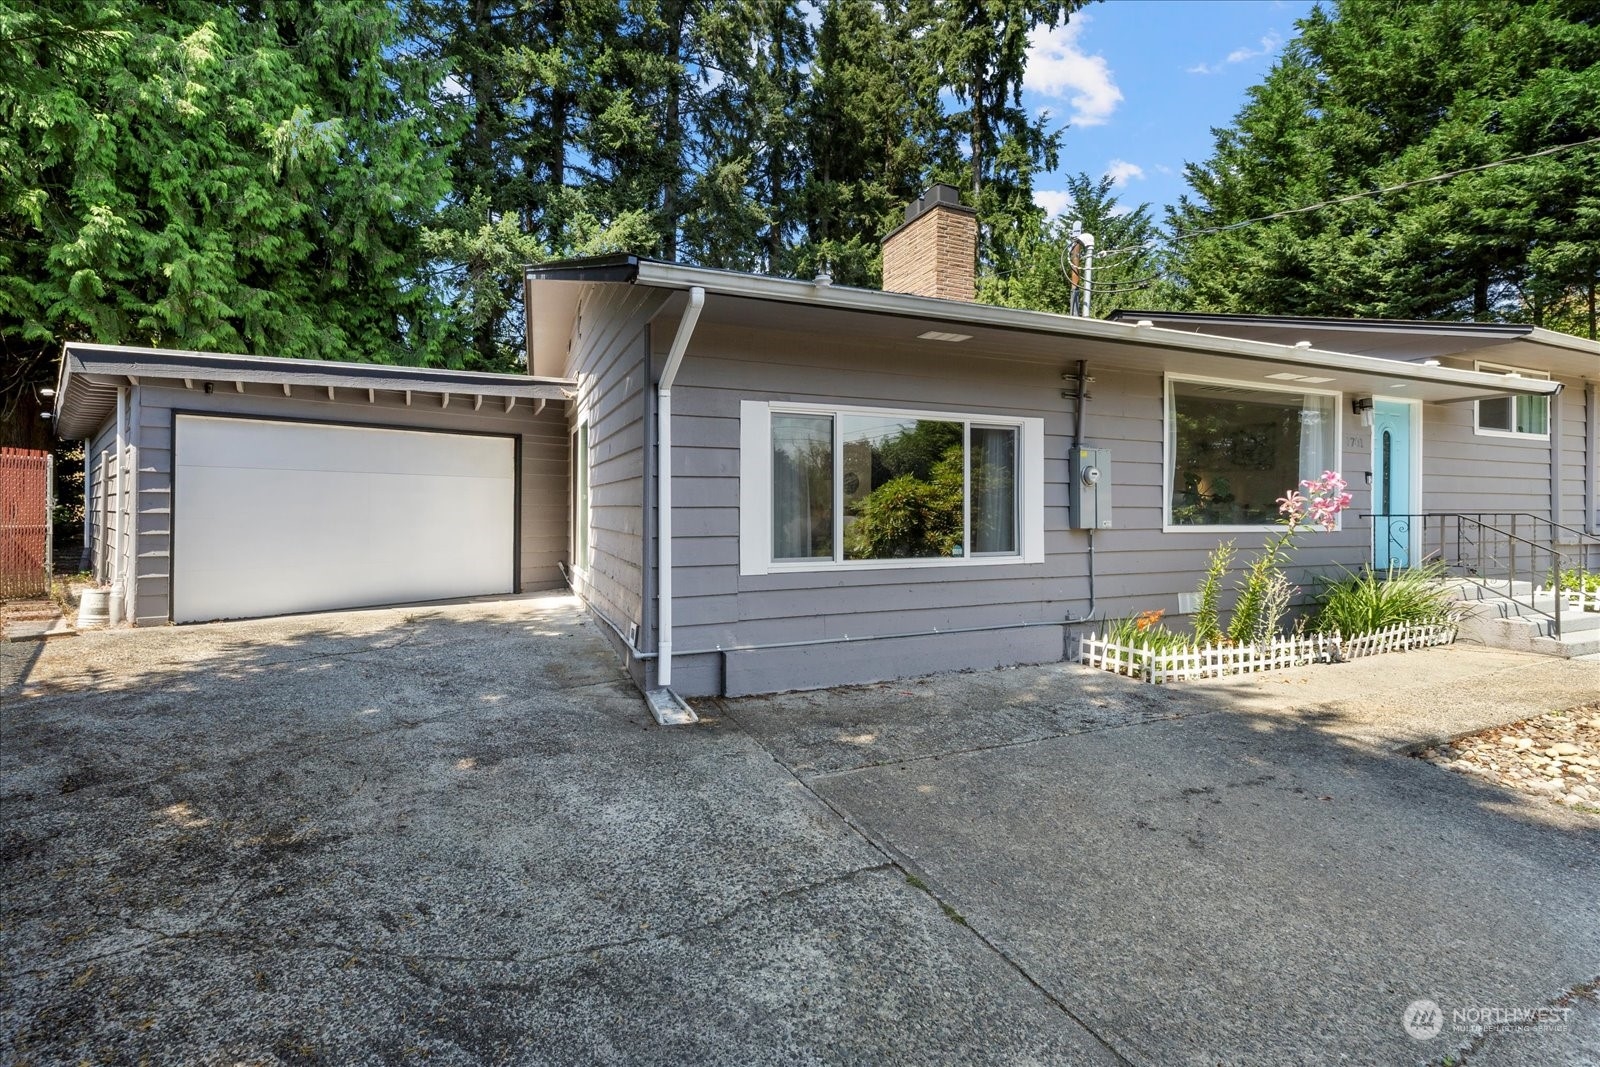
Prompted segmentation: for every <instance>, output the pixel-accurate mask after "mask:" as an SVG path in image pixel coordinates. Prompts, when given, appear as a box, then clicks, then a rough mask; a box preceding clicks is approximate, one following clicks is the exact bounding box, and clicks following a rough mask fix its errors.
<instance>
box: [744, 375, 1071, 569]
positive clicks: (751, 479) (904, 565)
mask: <svg viewBox="0 0 1600 1067" xmlns="http://www.w3.org/2000/svg"><path fill="white" fill-rule="evenodd" d="M774 412H778V413H780V414H788V413H795V414H805V415H832V416H834V418H835V423H834V425H835V433H836V434H837V432H838V430H837V427H838V425H839V423H838V421H837V420H838V418H839V417H840V416H845V415H877V416H887V417H890V418H896V419H937V420H940V421H945V422H957V421H959V422H963V423H967V424H969V425H973V426H980V427H982V426H1005V427H1016V428H1017V430H1018V437H1019V438H1020V442H1019V443H1020V448H1019V449H1018V454H1017V465H1018V471H1017V493H1018V498H1019V499H1018V508H1017V510H1018V512H1019V514H1018V517H1017V518H1018V524H1017V536H1018V540H1019V542H1020V543H1019V544H1018V546H1017V548H1018V551H1017V552H1015V553H1005V554H999V553H995V554H989V553H985V554H983V555H973V556H953V557H945V558H940V559H838V560H834V559H818V560H810V559H806V560H781V561H779V560H774V559H773V558H772V415H773V413H774ZM835 453H836V454H835V457H834V465H835V470H836V473H835V486H837V484H838V475H837V467H838V464H839V462H840V461H841V457H840V456H839V455H838V454H837V453H838V450H837V449H836V450H835ZM969 491H970V490H969ZM842 521H843V513H842V512H841V511H840V510H839V509H838V508H837V507H836V508H835V509H834V544H835V545H836V546H837V545H839V544H840V525H841V524H842ZM1043 562H1044V420H1043V419H1040V418H1022V417H1017V416H1011V415H989V414H981V413H976V412H965V411H928V410H922V409H913V408H882V407H860V406H856V405H849V404H796V403H789V402H787V401H767V400H745V401H741V402H740V404H739V573H740V574H746V575H755V574H784V573H814V572H826V571H870V570H905V569H911V568H941V567H1006V566H1010V567H1014V566H1017V565H1019V564H1036V563H1043Z"/></svg>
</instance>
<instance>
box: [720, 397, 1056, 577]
mask: <svg viewBox="0 0 1600 1067" xmlns="http://www.w3.org/2000/svg"><path fill="white" fill-rule="evenodd" d="M742 418H743V427H742V431H741V432H742V438H743V451H742V455H741V460H740V472H741V479H742V484H741V486H740V498H741V505H740V515H741V520H740V521H741V551H740V556H741V566H742V567H743V569H744V571H745V573H765V572H766V571H767V570H769V569H780V570H782V569H817V568H821V567H832V566H839V567H851V566H861V567H873V566H912V565H940V564H954V563H983V562H1018V561H1023V560H1027V559H1038V558H1042V548H1041V547H1040V544H1039V543H1042V540H1043V508H1042V502H1041V498H1042V481H1043V472H1042V466H1043V463H1042V453H1043V423H1042V421H1041V420H1038V419H1018V418H1001V417H993V416H976V415H975V416H964V415H950V414H944V413H925V412H903V411H887V410H878V409H865V408H843V407H840V408H819V407H810V406H805V407H800V406H796V407H789V406H786V405H781V404H765V403H757V402H746V404H745V405H744V409H743V414H742ZM1030 456H1031V457H1032V458H1030ZM1030 524H1031V525H1030ZM1035 528H1036V532H1034V533H1033V534H1032V535H1031V536H1030V534H1029V531H1030V529H1035Z"/></svg>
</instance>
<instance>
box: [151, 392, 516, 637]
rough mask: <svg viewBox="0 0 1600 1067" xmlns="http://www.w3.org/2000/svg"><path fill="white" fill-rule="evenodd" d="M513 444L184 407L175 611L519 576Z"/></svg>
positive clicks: (232, 614) (460, 585) (184, 618)
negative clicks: (228, 414)
mask: <svg viewBox="0 0 1600 1067" xmlns="http://www.w3.org/2000/svg"><path fill="white" fill-rule="evenodd" d="M515 446H516V439H515V438H514V437H508V436H489V435H479V434H468V433H438V432H428V431H421V430H397V429H388V428H378V427H368V426H340V425H335V424H331V423H301V422H285V421H276V420H269V419H253V418H233V417H219V416H213V415H188V414H180V415H178V416H177V417H176V420H175V424H174V433H173V448H174V453H175V457H174V464H173V496H172V499H173V505H174V506H173V539H172V619H173V621H174V622H205V621H207V620H210V619H237V618H249V617H254V616H261V615H283V614H287V613H290V612H302V611H321V610H330V609H334V608H352V607H365V606H369V605H373V604H392V603H395V602H397V601H412V600H443V599H447V598H450V597H463V596H478V595H483V594H491V593H511V592H514V591H516V589H517V558H516V551H515V545H516V540H517V538H516V522H517V506H516V498H517V455H516V447H515Z"/></svg>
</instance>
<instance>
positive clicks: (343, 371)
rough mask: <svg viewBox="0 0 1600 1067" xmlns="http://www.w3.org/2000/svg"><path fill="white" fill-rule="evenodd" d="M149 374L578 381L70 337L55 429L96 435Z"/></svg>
mask: <svg viewBox="0 0 1600 1067" xmlns="http://www.w3.org/2000/svg"><path fill="white" fill-rule="evenodd" d="M144 381H174V382H179V381H181V382H184V383H186V384H191V385H192V384H193V383H195V382H201V383H204V382H226V383H230V384H233V383H238V384H245V385H249V384H255V385H268V386H287V387H288V388H290V389H293V388H294V387H295V386H301V387H310V388H317V389H335V390H338V389H345V390H372V391H374V392H390V393H400V392H414V393H422V394H424V395H430V394H431V395H440V394H444V393H449V394H451V395H455V396H492V397H515V398H518V399H526V400H565V399H566V398H567V395H568V392H569V391H570V390H571V389H572V387H573V386H574V385H575V384H576V383H574V382H572V381H569V380H567V379H559V378H535V377H531V376H528V375H521V374H494V373H485V372H481V371H456V370H444V369H440V368H426V367H395V366H390V365H387V364H378V363H328V362H321V361H312V360H295V359H278V358H272V357H265V356H241V355H230V354H226V353H214V352H183V351H177V350H169V349H152V348H136V347H131V346H123V345H99V344H86V343H80V342H68V343H67V344H65V345H63V346H62V355H61V370H60V372H59V375H58V385H57V388H56V398H55V423H56V427H55V428H56V433H57V434H58V435H59V436H61V437H64V438H67V439H72V440H75V439H79V438H82V437H86V436H89V435H91V434H93V433H94V432H96V431H97V430H98V429H99V428H100V427H101V426H103V425H104V424H105V422H106V421H107V420H108V419H109V418H110V417H112V415H113V414H114V413H115V403H116V400H115V397H116V393H115V391H116V390H117V389H118V388H121V387H125V386H128V385H135V384H140V383H141V382H144Z"/></svg>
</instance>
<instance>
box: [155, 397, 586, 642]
mask: <svg viewBox="0 0 1600 1067" xmlns="http://www.w3.org/2000/svg"><path fill="white" fill-rule="evenodd" d="M139 394H140V405H139V409H138V415H137V420H138V434H137V438H136V440H137V443H138V446H139V475H138V483H137V484H138V486H139V515H138V521H139V528H138V529H139V537H138V540H139V570H138V573H139V583H138V585H139V588H138V592H139V596H138V605H137V621H138V622H140V623H143V624H157V623H164V622H166V621H167V619H168V618H169V617H170V613H171V588H172V586H171V558H172V461H173V456H172V441H173V422H174V417H175V412H185V411H187V412H197V413H210V412H214V413H217V414H232V415H255V416H260V417H262V418H284V419H307V420H313V421H319V422H332V423H343V424H348V425H363V424H365V425H377V426H393V427H400V428H404V429H417V430H458V431H465V432H469V433H486V434H512V435H520V436H521V438H522V453H521V457H520V458H521V464H522V485H521V491H522V500H521V510H520V512H519V515H518V519H519V524H520V530H521V540H520V542H519V545H518V563H519V569H520V580H521V588H522V589H524V590H531V589H549V588H555V587H557V586H559V585H560V584H561V571H560V567H559V564H560V563H561V561H562V560H563V559H564V558H565V556H566V543H567V537H566V529H567V519H566V516H567V511H566V508H567V504H566V500H567V465H566V448H567V439H566V430H565V426H566V413H565V410H564V408H565V405H564V404H562V403H559V402H554V403H546V405H545V408H544V410H543V411H542V412H540V413H539V414H538V415H535V414H534V408H535V406H536V405H537V401H527V400H519V401H517V403H516V406H515V407H513V409H512V410H511V412H510V413H509V414H508V413H506V411H505V404H504V402H503V401H501V400H498V399H492V400H485V402H484V404H483V406H482V407H481V408H480V409H478V410H476V411H474V410H473V407H472V404H471V402H470V401H469V402H467V403H465V404H463V403H460V402H459V399H458V400H457V401H456V402H453V403H452V404H451V405H450V406H449V407H447V408H446V407H442V406H441V404H440V401H439V398H438V397H434V396H423V395H421V394H416V395H414V396H413V398H412V403H411V404H410V405H409V406H407V405H406V404H405V403H404V402H403V401H402V400H401V399H400V398H398V397H392V396H385V395H384V394H381V393H380V394H378V397H377V400H376V402H375V403H368V402H367V398H366V393H365V391H364V390H344V391H340V390H335V392H334V399H332V400H330V399H329V398H328V394H327V391H326V390H312V389H300V388H297V389H294V390H293V395H292V396H289V397H285V396H284V395H283V390H282V389H281V388H280V387H276V386H271V387H268V386H247V387H246V389H245V391H244V392H242V393H240V392H237V391H235V390H233V389H231V388H229V389H226V390H223V389H218V390H217V391H216V392H214V393H212V394H209V395H208V394H206V393H204V392H202V391H200V390H190V389H185V388H182V387H178V386H162V385H145V386H143V387H141V388H140V391H139ZM180 506H181V505H180Z"/></svg>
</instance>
